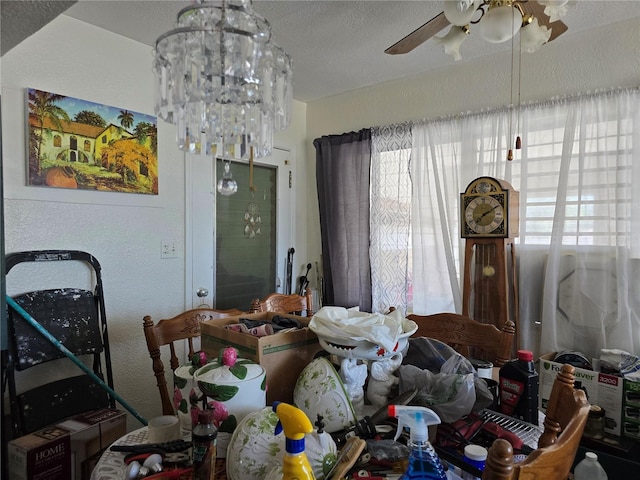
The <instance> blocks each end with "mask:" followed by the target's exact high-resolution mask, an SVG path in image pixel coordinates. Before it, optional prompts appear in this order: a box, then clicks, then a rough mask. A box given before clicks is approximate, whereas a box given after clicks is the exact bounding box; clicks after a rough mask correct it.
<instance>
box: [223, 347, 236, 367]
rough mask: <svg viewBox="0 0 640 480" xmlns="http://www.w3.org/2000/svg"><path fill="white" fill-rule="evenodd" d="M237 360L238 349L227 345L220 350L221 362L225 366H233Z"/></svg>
mask: <svg viewBox="0 0 640 480" xmlns="http://www.w3.org/2000/svg"><path fill="white" fill-rule="evenodd" d="M236 360H238V351H237V350H236V349H235V348H233V347H227V348H225V349H224V351H223V352H222V364H223V365H226V366H227V367H233V366H234V365H235V364H236Z"/></svg>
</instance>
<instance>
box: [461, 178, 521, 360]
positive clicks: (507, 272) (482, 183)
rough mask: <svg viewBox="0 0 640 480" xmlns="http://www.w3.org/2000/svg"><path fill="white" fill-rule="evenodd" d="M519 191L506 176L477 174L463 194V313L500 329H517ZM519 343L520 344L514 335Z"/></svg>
mask: <svg viewBox="0 0 640 480" xmlns="http://www.w3.org/2000/svg"><path fill="white" fill-rule="evenodd" d="M519 198H520V195H519V193H518V192H517V191H515V190H514V189H513V187H512V186H511V185H510V184H509V183H508V182H507V181H505V180H498V179H495V178H493V177H479V178H476V179H475V180H473V181H472V182H471V183H469V186H468V187H467V189H466V190H465V191H464V192H462V193H461V194H460V217H461V222H460V223H461V236H462V238H465V239H466V245H465V251H464V266H463V272H462V275H463V285H462V314H463V315H466V316H468V317H471V318H473V319H475V320H478V321H480V322H483V323H489V324H493V325H495V326H496V327H497V328H498V329H501V328H502V327H503V326H504V324H505V323H506V322H507V321H508V320H512V321H513V322H514V323H515V325H516V330H517V329H518V288H517V278H516V255H515V242H514V238H515V237H517V236H518V233H519V226H518V223H519V212H518V209H519ZM515 343H516V348H517V346H518V341H517V336H516V342H515Z"/></svg>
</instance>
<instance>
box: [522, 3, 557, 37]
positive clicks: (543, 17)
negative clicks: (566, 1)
mask: <svg viewBox="0 0 640 480" xmlns="http://www.w3.org/2000/svg"><path fill="white" fill-rule="evenodd" d="M520 5H521V6H522V10H524V12H525V13H530V14H532V15H533V16H534V17H536V18H537V19H538V23H539V24H540V25H543V26H545V27H547V28H550V29H551V36H550V37H549V40H548V41H547V43H549V42H550V41H551V40H555V39H556V38H558V37H559V36H560V35H562V34H563V33H564V32H566V31H567V30H569V27H567V25H566V24H565V23H564V22H562V21H561V20H557V21H555V22H553V23H551V22H550V21H549V16H548V15H547V14H546V13H544V5H541V4H540V3H538V2H537V1H536V0H529V1H527V2H522V3H520Z"/></svg>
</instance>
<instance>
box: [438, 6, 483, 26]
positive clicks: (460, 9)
mask: <svg viewBox="0 0 640 480" xmlns="http://www.w3.org/2000/svg"><path fill="white" fill-rule="evenodd" d="M481 3H482V0H445V2H444V7H443V10H444V16H445V17H446V18H447V20H449V23H451V24H452V25H457V26H459V27H464V26H465V25H468V24H469V23H470V22H471V20H472V19H473V15H474V14H475V13H476V10H477V9H478V7H479V6H480V4H481Z"/></svg>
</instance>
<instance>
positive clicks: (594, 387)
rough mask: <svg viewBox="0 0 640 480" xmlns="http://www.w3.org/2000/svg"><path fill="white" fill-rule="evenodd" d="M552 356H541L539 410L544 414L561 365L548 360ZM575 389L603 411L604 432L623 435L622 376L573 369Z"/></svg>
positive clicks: (553, 355) (551, 354) (552, 355)
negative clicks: (581, 391) (580, 391)
mask: <svg viewBox="0 0 640 480" xmlns="http://www.w3.org/2000/svg"><path fill="white" fill-rule="evenodd" d="M555 355H556V354H555V353H547V354H545V355H543V356H541V357H540V365H539V367H538V374H539V376H540V378H539V380H540V391H539V397H538V398H539V401H538V407H539V408H540V410H542V411H543V412H546V410H547V402H548V401H549V395H550V394H551V387H552V386H553V382H554V380H555V379H556V375H557V374H558V372H559V371H560V368H561V367H562V364H561V363H557V362H554V361H552V360H551V359H553V358H554V357H555ZM575 386H576V388H581V389H583V390H584V391H585V393H586V394H587V399H588V400H589V403H591V404H592V405H599V406H600V407H602V408H603V409H604V410H605V422H604V423H605V425H604V431H605V432H606V433H609V434H612V435H618V436H620V435H621V432H622V428H621V425H622V387H623V379H622V377H616V376H615V375H608V374H606V373H600V372H598V371H595V370H585V369H583V368H577V367H576V371H575Z"/></svg>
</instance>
